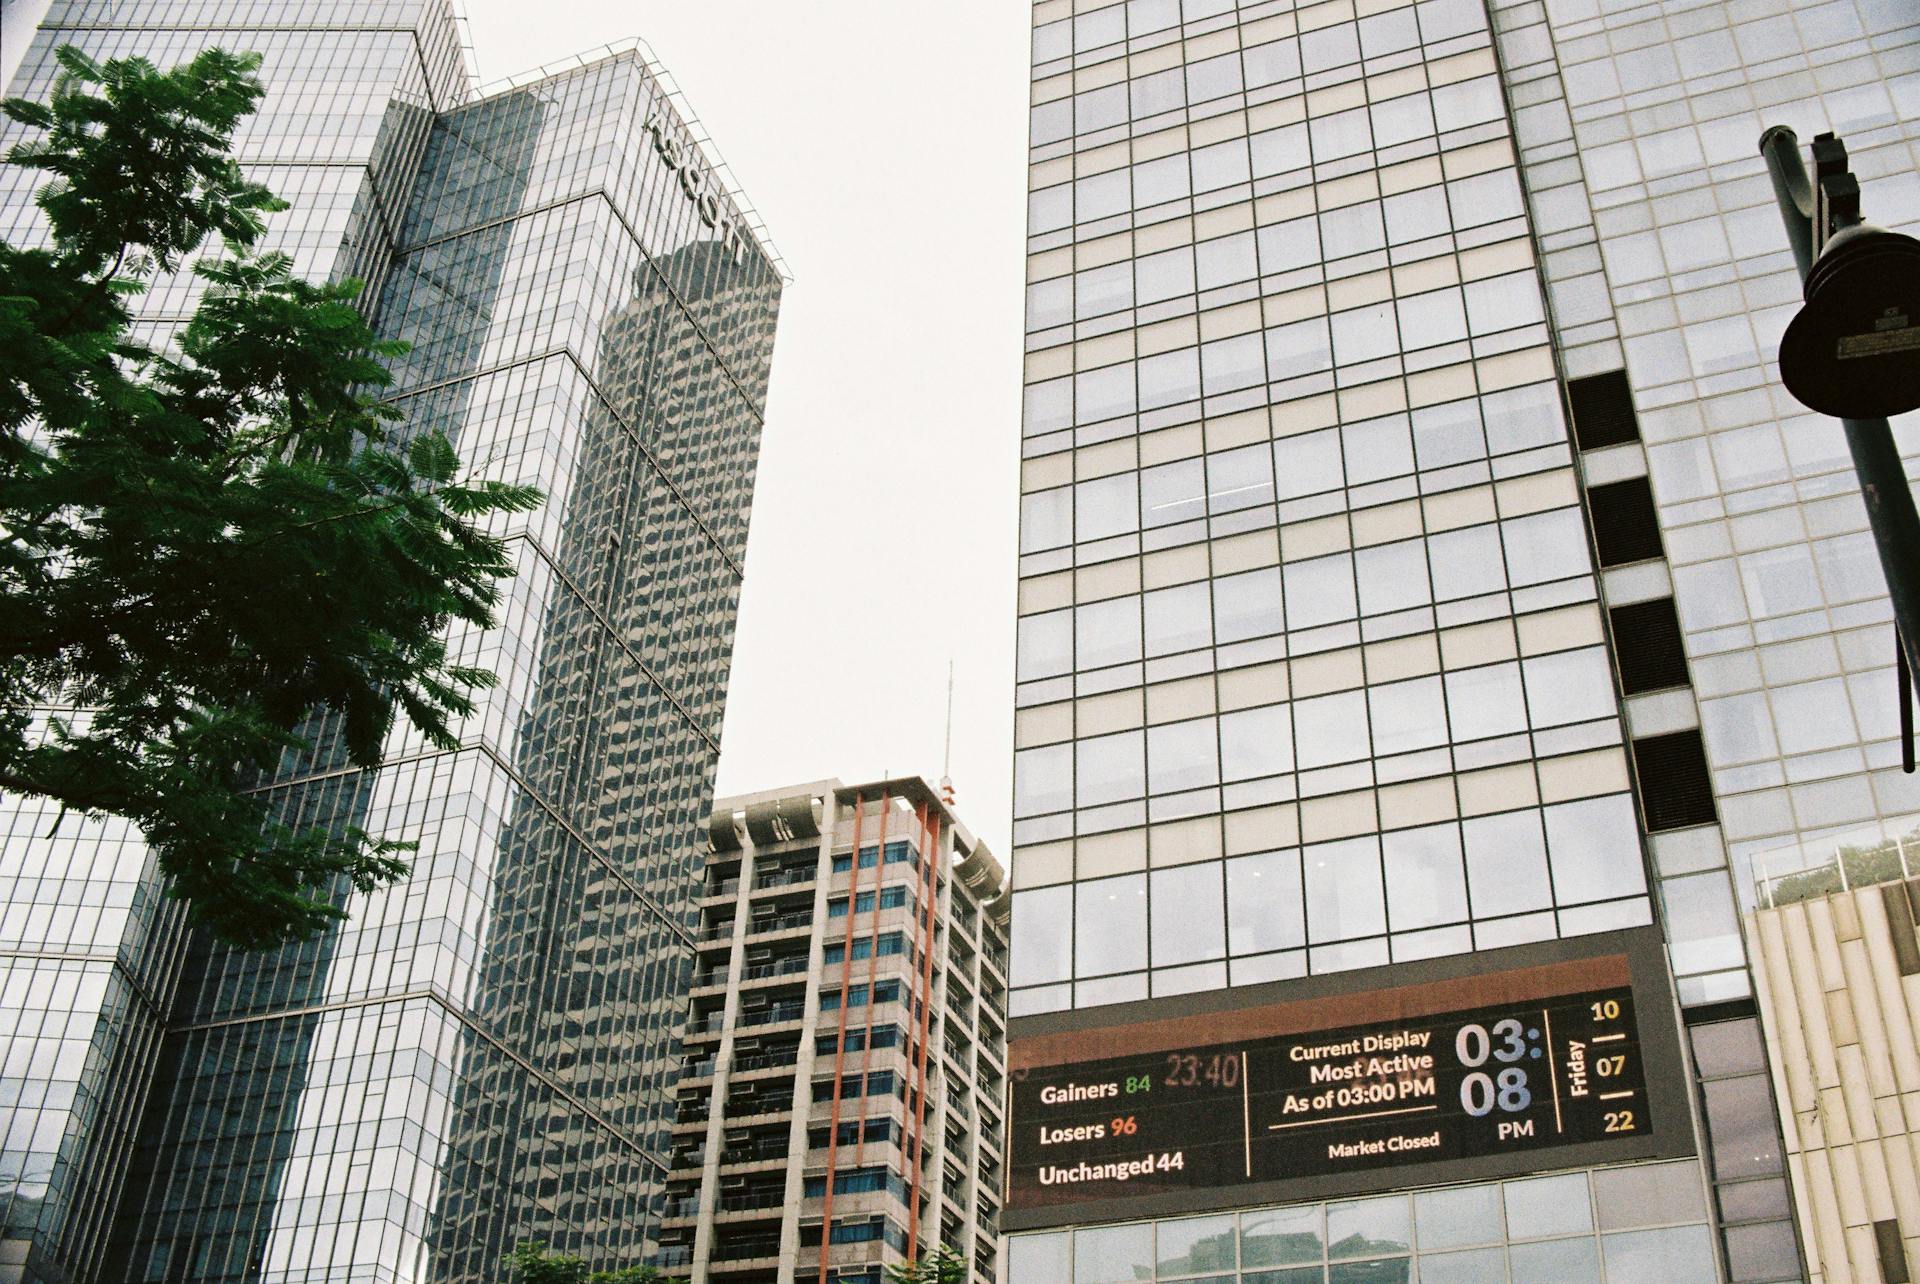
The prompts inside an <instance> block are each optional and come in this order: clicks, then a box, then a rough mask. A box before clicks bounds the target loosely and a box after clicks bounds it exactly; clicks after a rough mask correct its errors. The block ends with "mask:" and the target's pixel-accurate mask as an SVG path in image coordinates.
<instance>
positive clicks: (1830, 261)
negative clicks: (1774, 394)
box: [1780, 223, 1920, 419]
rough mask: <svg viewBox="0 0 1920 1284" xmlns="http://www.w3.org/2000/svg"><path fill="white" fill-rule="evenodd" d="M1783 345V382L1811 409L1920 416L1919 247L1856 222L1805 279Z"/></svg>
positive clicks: (1849, 415)
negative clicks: (1803, 299) (1802, 302)
mask: <svg viewBox="0 0 1920 1284" xmlns="http://www.w3.org/2000/svg"><path fill="white" fill-rule="evenodd" d="M1806 298H1807V302H1806V306H1805V307H1803V308H1801V309H1800V312H1799V314H1798V315H1796V316H1795V317H1794V318H1793V321H1792V322H1791V323H1790V324H1789V325H1788V326H1787V333H1786V335H1785V337H1784V338H1782V339H1781V341H1780V380H1781V382H1782V383H1784V384H1786V385H1787V391H1788V392H1790V393H1792V394H1793V396H1794V399H1795V400H1796V401H1798V402H1800V404H1801V405H1803V406H1806V407H1807V408H1808V409H1809V410H1817V411H1819V412H1820V413H1821V414H1824V415H1833V416H1835V417H1836V418H1841V419H1878V418H1881V417H1883V416H1886V415H1899V414H1905V413H1906V412H1907V411H1909V410H1915V409H1920V241H1916V240H1914V238H1912V237H1911V236H1903V235H1902V234H1900V233H1899V232H1889V231H1887V230H1886V229H1885V228H1879V227H1874V226H1872V225H1870V224H1866V223H1859V224H1855V225H1854V226H1852V227H1848V228H1843V229H1841V230H1840V231H1839V232H1837V233H1835V234H1834V235H1833V236H1832V237H1831V238H1830V239H1829V240H1828V241H1827V244H1826V246H1825V247H1824V248H1823V249H1822V250H1821V251H1820V257H1819V258H1818V259H1815V260H1814V264H1813V267H1812V269H1811V270H1810V271H1809V272H1808V273H1807V288H1806Z"/></svg>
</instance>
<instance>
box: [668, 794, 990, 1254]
mask: <svg viewBox="0 0 1920 1284" xmlns="http://www.w3.org/2000/svg"><path fill="white" fill-rule="evenodd" d="M708 832H709V835H710V839H711V846H710V850H709V852H708V855H707V881H706V884H705V888H704V896H703V897H702V899H701V903H700V930H699V941H698V945H697V952H698V953H697V958H698V962H697V965H696V967H695V970H694V975H693V991H692V997H691V999H690V1001H689V1008H688V1014H687V1037H686V1057H685V1061H684V1062H683V1064H682V1065H681V1067H680V1080H679V1108H678V1113H677V1116H676V1119H675V1122H674V1147H673V1154H672V1171H671V1172H670V1173H669V1176H668V1185H667V1208H666V1216H665V1219H664V1221H663V1222H662V1232H661V1242H662V1251H661V1262H662V1264H663V1265H664V1266H665V1267H666V1268H667V1269H668V1270H669V1271H671V1273H672V1274H674V1275H675V1276H682V1275H686V1276H689V1277H690V1278H691V1279H692V1280H693V1281H694V1282H695V1284H775V1282H776V1281H777V1282H778V1284H793V1282H794V1281H804V1280H815V1281H817V1280H821V1279H825V1280H829V1281H837V1282H838V1284H881V1280H882V1278H883V1277H882V1272H883V1270H884V1269H885V1268H886V1267H887V1266H890V1265H898V1264H900V1263H903V1262H906V1261H908V1260H911V1259H913V1258H915V1257H918V1256H924V1255H925V1254H926V1253H927V1252H929V1251H930V1250H932V1249H933V1248H934V1246H936V1245H943V1246H945V1247H947V1248H949V1249H951V1250H953V1252H955V1253H956V1254H958V1255H959V1257H960V1258H961V1259H962V1260H963V1261H964V1262H966V1263H967V1276H966V1278H967V1279H968V1280H971V1281H974V1282H975V1284H994V1282H995V1281H996V1280H997V1278H998V1275H997V1272H998V1268H999V1210H1000V1190H1001V1186H1002V1182H1003V1178H1004V1175H1005V1173H1004V1167H1003V1164H1002V1155H1003V1153H1004V1152H1003V1145H1004V1142H1003V1140H1002V1129H1003V1124H1002V1119H1003V1114H1002V1105H1001V1103H1002V1100H1003V1097H1004V1093H1005V1089H1006V1061H1005V1057H1006V987H1007V982H1006V969H1007V921H1008V905H1007V888H1006V877H1005V874H1004V873H1003V871H1002V870H1001V867H1000V865H999V863H998V862H997V861H996V860H995V859H994V857H993V855H992V854H991V853H990V852H989V851H988V850H987V848H986V846H985V845H984V844H982V843H980V842H979V841H978V840H977V839H975V838H974V837H973V835H972V834H970V833H969V832H968V831H967V829H966V827H965V826H964V825H962V824H961V823H960V821H959V819H958V818H957V817H956V816H955V815H954V813H953V809H952V806H951V799H950V798H949V797H943V795H942V793H940V792H937V791H936V790H935V789H933V788H932V787H931V786H929V785H928V784H927V783H926V781H924V780H922V779H920V778H919V777H917V776H910V777H905V778H902V779H895V780H882V781H874V782H872V783H870V784H863V785H843V784H841V783H840V782H839V781H837V780H830V781H822V782H820V783H817V784H809V785H802V786H798V787H796V788H790V789H782V790H776V791H769V792H766V793H758V794H747V795H742V796H739V797H734V798H723V799H720V800H719V801H718V802H717V803H715V805H714V813H713V817H712V820H711V822H710V825H709V830H708Z"/></svg>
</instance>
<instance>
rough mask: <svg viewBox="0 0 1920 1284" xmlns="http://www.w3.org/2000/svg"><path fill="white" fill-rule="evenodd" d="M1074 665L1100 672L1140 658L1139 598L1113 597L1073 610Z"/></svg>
mask: <svg viewBox="0 0 1920 1284" xmlns="http://www.w3.org/2000/svg"><path fill="white" fill-rule="evenodd" d="M1073 640H1074V645H1073V654H1074V665H1075V667H1076V668H1081V669H1099V668H1104V667H1105V666H1107V665H1109V664H1129V663H1131V662H1133V661H1134V660H1138V659H1139V658H1140V599H1139V598H1135V597H1116V598H1111V599H1109V600H1108V601H1105V602H1089V603H1088V604H1087V605H1085V606H1080V607H1075V608H1074V626H1073Z"/></svg>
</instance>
